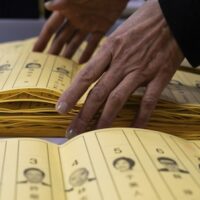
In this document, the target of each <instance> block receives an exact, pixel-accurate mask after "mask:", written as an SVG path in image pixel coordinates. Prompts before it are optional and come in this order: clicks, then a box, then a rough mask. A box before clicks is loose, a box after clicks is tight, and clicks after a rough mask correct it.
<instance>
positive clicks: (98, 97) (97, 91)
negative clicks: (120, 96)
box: [89, 87, 106, 102]
mask: <svg viewBox="0 0 200 200" xmlns="http://www.w3.org/2000/svg"><path fill="white" fill-rule="evenodd" d="M89 96H90V98H91V99H92V101H93V102H102V101H104V99H105V97H106V93H105V90H103V89H101V88H100V87H96V88H94V89H92V90H91V92H90V94H89Z"/></svg>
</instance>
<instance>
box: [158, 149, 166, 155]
mask: <svg viewBox="0 0 200 200" xmlns="http://www.w3.org/2000/svg"><path fill="white" fill-rule="evenodd" d="M156 151H157V153H159V154H164V153H165V152H164V151H163V150H162V149H160V148H157V149H156Z"/></svg>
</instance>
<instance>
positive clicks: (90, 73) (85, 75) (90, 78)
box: [80, 68, 95, 83]
mask: <svg viewBox="0 0 200 200" xmlns="http://www.w3.org/2000/svg"><path fill="white" fill-rule="evenodd" d="M94 81H95V74H94V70H93V69H90V68H85V69H83V70H82V71H81V72H80V82H81V83H92V82H94Z"/></svg>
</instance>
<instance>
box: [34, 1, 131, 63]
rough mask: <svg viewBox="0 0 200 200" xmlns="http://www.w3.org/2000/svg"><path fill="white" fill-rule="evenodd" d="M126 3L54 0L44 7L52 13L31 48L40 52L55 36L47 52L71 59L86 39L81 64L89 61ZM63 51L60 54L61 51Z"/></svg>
mask: <svg viewBox="0 0 200 200" xmlns="http://www.w3.org/2000/svg"><path fill="white" fill-rule="evenodd" d="M127 2H128V0H92V1H90V0H54V1H52V2H50V1H49V2H47V3H46V4H45V6H46V8H47V9H48V10H50V11H53V14H52V15H51V17H50V18H49V19H48V20H47V22H46V24H45V25H44V27H43V29H42V31H41V33H40V35H39V38H38V40H37V42H36V44H35V46H34V48H33V50H34V51H43V50H44V49H45V47H46V46H47V43H48V42H49V41H50V39H51V37H52V36H53V35H54V34H55V37H54V40H53V43H52V45H51V47H50V49H49V51H48V52H49V53H51V54H55V55H58V54H60V53H61V52H62V55H63V56H64V57H67V58H71V57H72V56H73V54H74V53H75V51H76V50H77V49H78V47H79V46H80V44H81V43H82V42H83V41H84V40H85V39H86V38H87V42H88V44H87V47H86V49H85V51H84V52H83V55H82V56H81V58H80V61H79V62H80V63H84V62H86V61H88V59H89V58H90V57H91V55H92V53H93V52H94V50H95V49H96V47H97V45H98V43H99V41H100V39H101V38H102V37H103V36H104V34H105V33H106V31H107V30H108V29H109V28H110V27H111V25H112V24H113V23H114V22H115V21H116V20H117V18H118V17H119V16H120V14H121V13H122V11H123V9H124V8H125V6H126V4H127ZM62 50H63V51H62Z"/></svg>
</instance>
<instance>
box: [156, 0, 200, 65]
mask: <svg viewBox="0 0 200 200" xmlns="http://www.w3.org/2000/svg"><path fill="white" fill-rule="evenodd" d="M159 3H160V7H161V9H162V11H163V14H164V16H165V18H166V20H167V22H168V25H169V26H170V28H171V31H172V33H173V35H174V37H175V39H176V41H177V43H178V44H179V46H180V48H181V49H182V52H183V54H184V56H185V57H186V58H187V59H188V61H189V62H190V64H191V65H192V66H194V67H195V66H198V65H200V0H159Z"/></svg>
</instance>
